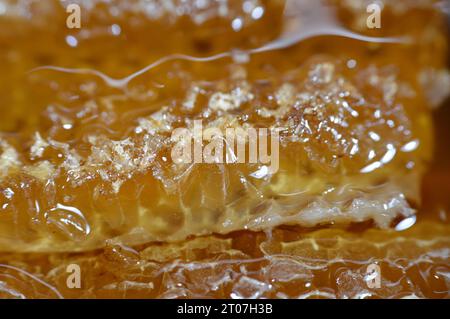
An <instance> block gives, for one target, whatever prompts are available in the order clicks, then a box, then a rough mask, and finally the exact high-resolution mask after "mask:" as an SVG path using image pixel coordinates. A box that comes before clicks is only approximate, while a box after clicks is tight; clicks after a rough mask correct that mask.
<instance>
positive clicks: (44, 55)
mask: <svg viewBox="0 0 450 319" xmlns="http://www.w3.org/2000/svg"><path fill="white" fill-rule="evenodd" d="M74 3H75V4H79V5H80V8H81V13H82V14H81V17H80V19H81V28H80V29H70V28H68V27H67V26H66V19H67V17H68V12H66V10H65V7H64V5H63V4H62V3H60V2H58V1H0V5H1V6H0V8H4V13H3V14H2V15H0V57H1V59H2V61H3V62H2V71H3V72H2V74H1V75H0V112H1V118H0V131H1V133H0V151H1V153H0V168H1V170H0V194H1V195H0V212H1V214H0V262H1V264H0V282H1V283H2V285H1V286H0V287H1V288H0V295H1V296H2V297H9V298H14V297H19V298H20V297H29V298H42V297H51V298H58V297H59V298H60V297H68V298H108V297H114V298H136V297H138V298H141V297H142V298H172V297H178V298H195V297H197V298H198V297H225V298H267V297H269V298H392V297H393V298H402V297H419V298H422V297H431V298H447V297H448V285H449V282H448V271H449V269H448V267H449V256H448V249H449V242H450V237H449V235H450V233H449V228H448V222H447V219H448V217H447V211H448V209H449V208H450V205H449V203H448V199H447V196H446V192H447V191H448V185H449V182H450V180H449V178H448V177H449V176H450V175H449V174H448V172H449V157H448V154H447V152H446V151H445V150H446V149H448V146H447V144H446V143H447V141H446V138H445V136H448V132H447V131H445V130H446V125H445V123H446V120H448V119H449V115H448V105H445V103H443V102H444V100H445V98H446V96H447V94H448V87H450V86H448V85H446V84H448V83H449V81H450V80H449V78H450V76H449V73H448V71H447V62H448V61H447V45H448V35H447V25H446V20H445V16H444V14H443V13H442V12H441V11H440V10H438V9H436V6H435V5H434V1H429V2H425V3H423V4H420V5H419V4H411V3H409V2H408V1H396V2H395V3H386V4H385V7H384V8H383V10H382V16H381V18H382V20H381V23H382V27H381V28H379V29H370V28H368V27H367V25H366V18H367V15H368V14H367V12H366V5H365V2H364V1H324V2H317V3H316V2H314V3H309V4H308V2H302V1H298V2H297V1H286V2H285V1H242V2H241V1H229V2H219V1H217V2H216V1H206V2H205V3H204V4H199V3H197V2H195V1H187V2H178V1H173V2H172V1H168V2H167V1H150V2H149V1H139V0H136V1H119V0H117V1H112V2H111V3H108V4H105V3H101V2H97V1H90V2H89V3H85V2H84V1H74ZM50 17H51V18H50ZM442 104H444V105H442ZM196 121H200V122H201V123H202V125H203V127H205V128H208V129H211V130H215V131H216V132H225V131H226V130H227V129H236V130H239V129H240V130H241V131H244V129H254V130H259V129H266V130H267V131H269V132H274V131H276V132H277V137H278V138H279V154H278V155H279V162H278V164H277V166H278V167H277V170H276V171H274V172H270V171H268V168H267V166H266V165H265V164H267V163H262V162H261V161H260V160H257V161H248V158H247V157H248V156H249V154H247V155H246V156H244V158H243V159H244V160H243V161H241V162H239V163H230V162H223V161H222V162H220V161H219V160H220V159H221V158H222V160H223V159H224V158H225V157H226V156H227V155H230V154H231V157H232V156H233V155H235V153H234V152H235V149H234V148H233V147H229V145H228V144H225V145H226V146H227V147H226V150H224V151H223V153H221V154H220V156H219V155H218V154H215V155H216V158H215V159H218V161H217V162H213V163H205V162H202V163H178V162H177V161H176V160H174V159H173V156H172V152H171V151H172V150H173V148H174V143H175V141H174V140H173V132H174V131H175V130H177V129H191V128H193V127H194V124H195V123H196ZM246 138H248V136H247V137H246ZM246 141H247V140H246ZM194 142H195V141H194ZM208 142H211V141H210V140H203V141H201V142H200V144H202V145H201V146H203V147H205V146H207V144H208ZM194 144H195V143H194ZM221 145H224V144H221ZM257 148H261V147H260V146H258V147H257ZM274 148H275V147H274V146H272V147H271V148H270V151H271V152H272V154H274V151H275V149H274ZM248 150H250V149H248ZM231 162H232V161H231ZM73 264H76V265H78V266H79V267H80V269H81V270H82V277H81V287H80V288H76V289H71V288H70V287H68V285H67V276H68V273H67V267H68V266H69V265H73ZM374 265H375V266H376V267H378V269H379V271H380V274H381V282H380V286H379V287H372V286H370V285H369V284H368V282H369V281H370V278H369V277H368V267H372V266H374Z"/></svg>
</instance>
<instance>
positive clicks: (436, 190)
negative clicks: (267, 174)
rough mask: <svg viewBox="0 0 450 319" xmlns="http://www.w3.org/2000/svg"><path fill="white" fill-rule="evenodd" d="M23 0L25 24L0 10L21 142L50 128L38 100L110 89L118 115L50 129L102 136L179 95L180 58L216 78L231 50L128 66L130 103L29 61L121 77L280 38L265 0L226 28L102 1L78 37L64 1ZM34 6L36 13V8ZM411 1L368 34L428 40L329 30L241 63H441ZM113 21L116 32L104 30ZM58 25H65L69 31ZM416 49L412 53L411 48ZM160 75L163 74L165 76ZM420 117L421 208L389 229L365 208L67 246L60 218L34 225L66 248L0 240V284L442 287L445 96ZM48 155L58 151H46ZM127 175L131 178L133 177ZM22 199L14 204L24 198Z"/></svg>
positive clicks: (440, 48) (226, 291)
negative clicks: (22, 246) (374, 276)
mask: <svg viewBox="0 0 450 319" xmlns="http://www.w3.org/2000/svg"><path fill="white" fill-rule="evenodd" d="M35 6H36V8H37V9H36V12H35V13H34V14H36V16H35V17H36V24H26V23H24V22H23V21H21V20H20V18H19V19H18V20H17V17H12V18H11V17H9V18H5V19H4V20H1V23H2V24H3V25H4V26H5V27H4V28H1V29H0V48H1V49H2V50H1V51H0V58H1V59H2V61H4V62H2V63H4V65H2V71H3V72H2V74H1V75H0V93H1V96H0V103H1V104H0V110H1V119H0V129H1V131H2V134H3V135H4V136H6V137H14V138H16V137H17V140H16V141H18V142H17V143H19V144H20V142H22V141H25V142H24V144H26V143H28V144H29V142H30V140H29V139H30V138H29V136H30V135H31V134H32V132H34V131H36V130H37V131H42V132H44V131H46V132H48V131H51V130H52V128H54V123H52V122H51V118H52V117H51V115H52V114H51V112H50V113H49V112H48V110H49V108H48V107H49V104H52V103H56V104H57V103H61V104H64V103H67V104H66V105H65V106H66V107H67V108H66V109H64V107H63V110H64V111H65V112H67V114H72V113H71V108H74V109H76V107H77V106H78V104H77V103H79V102H77V101H82V102H86V101H89V100H90V99H95V98H96V94H98V95H99V96H103V95H104V96H108V97H110V98H111V97H112V99H111V100H109V101H106V102H105V101H103V102H102V103H104V104H105V105H106V106H105V110H106V111H107V109H108V105H107V104H108V103H112V104H113V105H114V107H116V108H117V109H118V111H117V114H119V115H121V116H123V118H122V119H123V121H122V122H120V121H119V122H114V121H113V122H112V124H111V125H110V126H108V125H105V126H102V125H97V124H99V123H102V122H100V121H99V122H96V121H97V119H94V120H93V122H94V124H95V125H89V123H91V122H89V121H90V120H91V119H89V118H88V117H86V121H87V122H86V123H87V124H85V123H81V125H79V124H80V123H76V124H77V125H79V126H75V129H74V130H70V129H69V130H65V129H61V130H60V128H58V129H57V130H56V132H53V131H51V132H52V133H54V136H56V137H58V139H60V140H64V141H71V140H72V139H73V140H76V139H77V138H78V137H79V135H80V134H82V133H83V132H85V131H86V130H90V131H92V133H95V134H100V133H104V131H105V130H106V131H108V129H109V130H110V131H111V132H113V133H111V134H113V135H114V134H115V133H114V132H116V133H117V132H119V133H120V134H123V131H125V130H126V128H129V126H130V125H131V124H130V123H132V121H133V120H134V119H135V118H136V116H137V115H136V114H135V113H134V112H136V113H137V114H143V115H147V114H148V113H151V112H154V111H155V110H157V109H158V108H159V107H161V106H162V104H163V102H164V103H165V102H166V101H167V100H169V101H170V99H171V98H173V97H177V98H181V97H182V96H183V95H184V93H185V91H180V90H179V88H180V87H181V88H183V89H186V87H188V85H187V84H186V85H185V83H182V80H180V78H177V77H176V76H175V77H173V78H171V77H170V76H172V75H173V73H174V72H175V73H176V72H177V71H179V70H183V71H185V72H186V74H187V75H189V73H192V74H194V75H195V74H197V77H199V78H202V77H204V78H207V79H211V80H212V81H215V80H218V79H220V78H222V77H226V76H227V72H228V70H227V69H226V68H224V67H223V66H224V65H225V64H226V63H231V62H230V57H227V58H226V60H225V61H228V62H223V61H222V60H218V61H212V62H200V63H196V62H193V61H169V63H167V64H163V65H161V66H160V67H159V68H158V69H157V72H153V73H152V72H150V73H146V74H144V75H143V76H142V77H137V78H136V79H133V82H132V84H133V85H131V87H132V88H134V89H135V91H133V92H132V93H131V100H132V103H131V102H130V100H127V98H126V99H121V98H120V94H121V91H120V89H117V87H116V88H114V87H111V85H108V83H106V84H105V83H104V81H103V80H102V79H101V78H100V79H99V78H98V77H96V76H95V75H92V74H68V73H67V72H59V71H55V70H53V71H52V70H48V69H47V70H40V71H37V72H31V73H29V71H30V70H33V69H34V68H36V67H41V66H45V65H55V66H67V67H73V68H75V69H80V68H90V69H95V70H99V71H101V72H104V73H105V74H108V75H110V76H111V77H118V78H119V77H123V76H125V75H128V74H131V73H132V72H135V71H136V70H138V69H140V68H142V67H143V66H145V65H147V64H150V63H152V62H154V61H157V60H159V59H161V58H164V57H166V56H168V55H170V54H173V53H178V52H182V53H185V54H191V55H193V56H203V57H207V56H213V55H214V54H219V53H221V52H227V50H228V49H229V48H230V47H232V48H234V47H239V48H242V49H250V48H258V47H262V46H263V45H264V44H266V43H271V41H272V40H274V39H277V38H278V36H279V35H280V33H281V29H282V23H281V21H282V20H283V16H282V14H281V13H282V9H281V8H280V7H279V5H278V2H276V1H275V2H268V4H267V6H265V9H266V11H265V12H266V13H267V14H265V15H264V16H263V18H262V20H260V21H256V22H253V23H252V24H250V25H249V26H248V27H244V28H243V29H242V31H240V32H238V33H236V32H235V31H233V30H231V29H224V28H225V26H227V27H229V25H230V21H228V20H227V21H226V22H223V19H219V18H217V19H211V20H208V22H207V23H206V25H204V26H203V27H202V28H197V27H195V25H193V23H192V21H190V20H189V18H188V17H183V18H181V19H179V20H176V23H175V24H170V23H168V22H167V21H166V20H156V21H147V20H146V19H143V20H144V23H143V24H142V25H139V24H138V26H136V25H133V24H132V22H131V18H130V17H131V16H133V14H124V15H123V16H121V18H120V19H118V20H115V19H113V18H111V17H109V16H108V15H106V16H107V18H105V17H102V15H101V14H98V15H96V14H92V16H91V18H90V19H91V20H89V23H90V24H89V25H90V26H92V25H95V26H97V27H96V28H88V30H89V32H92V33H88V35H87V36H85V38H83V34H82V33H77V32H75V31H67V30H66V29H64V28H62V27H60V25H64V18H65V15H64V13H63V12H61V11H58V12H59V13H58V14H56V15H55V16H54V17H53V18H54V20H55V21H57V22H55V24H51V25H48V24H46V23H47V22H46V21H47V20H46V19H45V18H42V17H45V15H46V12H47V11H46V10H47V9H45V7H40V6H38V5H36V4H35ZM33 8H34V7H33ZM98 10H99V11H97V12H103V11H105V8H104V7H101V6H100V8H98ZM50 12H51V10H50ZM341 13H342V12H341ZM345 13H346V11H345V10H344V14H343V17H341V19H342V21H343V22H344V24H345V26H346V27H350V26H351V25H352V19H351V18H349V17H348V16H347V15H345ZM39 14H42V16H41V18H42V21H41V20H40V19H39ZM47 14H48V12H47ZM409 14H410V16H409V17H410V18H409V19H407V20H406V21H405V23H404V24H402V25H398V24H396V23H395V21H396V20H395V19H396V17H395V15H393V14H392V13H390V15H388V16H387V17H386V19H385V21H386V23H387V26H388V30H389V32H387V33H389V34H384V33H381V34H377V33H376V32H375V31H374V32H367V33H368V34H367V35H372V36H381V37H387V36H392V35H396V34H402V32H411V34H412V35H413V36H416V35H417V34H421V33H420V30H421V27H420V26H421V25H423V24H425V25H428V24H429V25H430V30H431V31H430V34H431V35H430V37H431V38H432V39H434V40H433V41H430V43H431V44H423V46H422V45H420V46H417V47H408V48H406V49H405V48H402V49H398V47H395V46H392V45H389V44H388V45H385V44H374V43H371V44H368V43H366V42H359V41H358V40H355V39H351V38H336V37H333V36H330V35H328V36H323V37H318V38H313V39H305V40H302V41H300V42H299V43H297V44H296V45H294V46H293V47H289V48H279V49H277V50H274V51H273V52H266V53H261V55H258V54H256V55H255V56H251V57H250V59H251V60H250V66H249V67H248V70H249V72H248V73H249V76H250V77H253V78H258V76H260V75H262V74H263V75H267V74H271V72H272V73H273V74H275V73H276V72H274V71H273V70H272V69H271V68H274V66H273V65H272V66H271V65H268V64H266V63H265V62H266V61H275V62H274V65H275V66H276V67H275V68H274V69H277V71H279V70H282V71H283V72H284V71H285V72H289V70H292V69H294V67H296V66H298V65H300V64H301V62H302V61H303V60H305V59H307V58H309V57H311V56H315V55H321V54H328V55H332V56H335V57H336V56H337V57H339V58H341V59H347V58H350V57H353V58H355V59H356V60H357V61H358V63H359V65H358V67H363V66H368V65H369V64H370V63H372V62H376V63H380V64H381V65H383V64H391V65H392V64H393V65H395V66H396V67H397V68H399V69H400V71H401V74H402V76H403V77H405V78H406V79H412V78H414V77H416V76H417V72H416V71H417V70H418V69H420V68H421V67H435V68H437V69H440V68H445V63H446V61H445V60H446V59H445V54H446V53H445V47H446V45H447V42H448V39H447V38H446V37H445V36H443V35H442V34H440V33H439V32H437V31H436V30H439V29H441V30H442V27H443V26H444V25H445V23H443V22H438V21H439V19H434V18H435V17H436V13H433V12H432V11H426V10H425V12H423V11H421V10H418V9H412V10H411V12H410V13H409ZM138 16H139V15H138ZM437 16H439V15H437ZM139 17H140V16H139ZM141 18H142V17H141ZM415 19H418V20H415ZM433 19H434V20H433ZM138 20H139V19H138ZM347 20H348V21H347ZM139 21H141V20H139ZM161 21H162V22H161ZM430 21H431V22H430ZM112 22H116V23H117V25H120V28H121V29H120V30H121V32H122V33H120V32H119V31H118V29H117V27H114V28H113V29H111V28H112V27H111V24H112ZM141 22H142V21H141ZM42 23H43V24H42ZM434 23H435V24H434ZM268 25H271V26H273V27H267V26H268ZM235 27H236V24H235ZM440 27H441V28H440ZM217 30H218V31H217ZM223 30H225V31H223ZM384 30H385V29H383V31H382V32H384ZM433 30H434V31H433ZM118 32H119V35H115V34H114V33H118ZM215 32H218V34H215ZM433 32H434V33H433ZM111 33H113V34H111ZM96 34H97V35H96ZM98 34H100V35H99V36H98ZM69 36H73V37H75V41H78V42H74V39H73V38H70V37H69ZM77 39H78V40H77ZM130 43H132V45H130ZM427 45H428V46H427ZM117 48H120V49H119V50H118V49H117ZM105 52H108V54H105ZM416 52H419V53H420V54H417V55H416ZM405 57H406V58H405ZM234 58H235V59H236V57H234ZM237 59H239V57H237ZM208 63H210V64H208ZM412 65H414V67H411V66H412ZM186 70H187V71H186ZM193 77H194V78H195V76H193ZM274 77H275V78H276V76H274ZM167 78H170V79H172V80H169V81H167ZM181 78H182V79H183V77H181ZM190 80H191V79H189V81H190ZM197 80H198V79H197ZM180 82H181V84H180ZM92 83H93V84H92ZM161 83H163V84H164V85H167V87H168V88H167V91H166V92H168V93H166V94H167V96H165V95H164V94H162V96H158V97H157V98H156V101H157V102H158V103H160V104H156V105H151V106H150V107H149V101H154V100H152V97H151V96H146V94H145V93H146V92H149V91H151V92H156V91H157V89H155V87H156V88H158V87H159V86H160V85H161ZM109 84H110V83H109ZM90 85H91V86H90ZM95 85H97V87H98V88H99V89H98V91H95V89H94V91H93V92H92V91H91V90H90V88H91V87H92V86H94V87H95ZM75 93H76V94H75ZM77 94H79V96H78V95H77ZM115 94H118V95H119V98H118V99H117V100H114V96H115ZM92 95H93V96H92ZM128 97H130V96H128ZM77 99H79V100H77ZM421 99H424V97H423V96H419V97H418V98H417V100H415V102H414V103H415V104H414V105H413V106H412V110H417V109H419V110H423V109H424V107H423V105H421ZM73 101H75V102H73ZM80 103H81V102H80ZM416 104H417V105H416ZM30 105H32V106H33V107H30ZM59 110H61V109H59ZM63 113H64V112H63ZM409 115H411V116H413V115H412V114H409ZM432 116H433V122H434V130H435V134H434V140H435V146H434V155H433V161H432V163H431V165H430V166H429V167H427V173H426V174H425V176H424V178H423V181H422V184H421V185H422V190H421V193H422V196H421V197H422V202H421V203H413V204H414V205H416V206H418V207H419V209H418V212H417V215H416V216H417V220H414V219H412V220H410V221H409V222H408V221H407V222H403V224H397V230H396V229H395V225H393V228H392V229H386V230H381V229H378V228H376V227H373V226H374V225H373V223H371V222H370V221H368V222H364V223H355V224H350V225H336V226H329V225H327V226H326V227H312V228H305V227H299V226H279V227H276V228H274V229H268V230H267V231H266V232H262V231H261V232H255V231H244V230H242V231H235V232H231V233H227V234H221V235H205V236H194V235H192V236H189V237H188V238H187V239H186V240H182V241H179V240H178V241H175V242H172V243H164V242H160V243H154V242H150V243H144V244H139V245H129V246H127V245H121V244H117V243H113V242H109V241H105V242H102V244H104V245H103V246H104V247H101V248H99V247H98V246H99V245H98V243H97V242H96V243H95V245H93V246H89V245H86V247H82V248H80V249H79V250H83V252H76V251H77V249H72V248H73V247H75V246H77V245H79V246H81V244H78V243H83V240H84V239H85V235H86V231H85V229H82V231H79V232H77V231H76V229H75V230H74V231H73V232H71V233H70V234H69V235H70V236H68V238H69V239H70V241H69V240H68V239H67V237H64V236H65V235H66V233H67V231H66V232H64V231H61V229H60V228H58V227H54V228H51V229H50V230H49V231H48V234H46V235H45V236H44V237H45V239H47V240H48V241H49V242H50V244H49V245H48V247H53V246H52V245H51V243H52V241H53V242H58V243H62V244H61V245H60V246H58V247H66V246H64V245H65V244H66V243H70V245H69V244H67V247H69V248H68V249H67V251H66V252H61V253H57V252H51V251H52V249H51V248H48V247H45V246H44V247H43V246H38V248H37V249H36V247H35V246H33V243H34V242H33V241H31V240H30V242H31V244H30V245H31V248H30V249H29V250H33V251H38V252H35V253H14V252H2V253H0V297H4V298H17V297H18V298H21V297H28V298H61V297H65V298H173V297H177V298H202V297H205V298H211V297H212V298H238V297H244V298H262V297H264V298H403V297H419V298H423V297H425V298H449V290H450V281H449V273H450V258H449V252H448V251H449V248H450V224H449V218H450V215H449V212H450V197H449V196H448V194H449V193H450V142H449V140H448V137H449V136H450V127H449V125H448V123H449V121H450V104H449V103H448V102H447V103H445V104H444V105H442V106H441V107H440V108H439V109H437V110H435V111H434V113H433V115H432ZM69 117H70V116H69ZM58 120H61V118H60V119H58ZM60 124H61V123H60ZM68 124H70V123H68ZM83 125H85V126H83ZM80 127H81V128H80ZM105 127H106V129H105ZM426 127H427V126H426ZM419 135H420V138H423V140H425V141H427V140H428V138H429V132H428V131H424V132H420V133H419ZM430 144H431V143H430ZM16 146H17V145H16ZM27 146H28V145H27ZM84 146H85V145H82V144H80V145H79V151H80V152H83V151H86V150H85V149H83V148H84ZM426 147H427V148H430V147H431V146H430V145H427V146H426ZM23 149H25V146H24V147H23ZM23 152H25V151H24V150H23ZM424 153H427V152H426V151H425V152H424ZM53 155H55V158H57V155H56V154H53ZM55 161H57V159H55ZM392 168H395V169H396V168H398V167H397V166H395V167H391V169H392ZM388 169H389V168H388ZM138 182H139V183H142V180H139V181H138ZM58 186H68V183H67V184H66V182H65V181H64V180H63V181H61V180H60V181H59V184H58ZM126 186H127V185H126ZM35 192H36V194H33V196H35V197H36V198H38V199H42V198H43V197H44V198H45V197H46V194H45V192H44V191H43V190H42V189H37V190H35ZM39 192H41V193H39ZM66 195H71V194H66ZM76 195H78V196H79V198H81V199H86V202H87V201H88V200H91V199H92V198H91V197H92V194H91V193H89V192H85V193H81V192H80V194H76ZM154 195H155V193H154V192H153V190H152V191H150V192H149V193H148V197H149V198H151V197H152V196H154ZM106 198H107V196H106ZM130 198H131V199H130ZM79 201H80V202H84V201H83V200H79ZM124 201H125V202H127V201H128V203H129V207H128V208H129V210H130V211H131V209H132V208H133V207H134V205H135V201H134V200H133V199H132V196H129V197H127V198H125V199H124ZM22 204H23V207H22V212H24V211H25V210H26V209H25V208H24V207H25V205H26V204H27V203H25V202H23V203H22ZM116 206H117V205H115V202H113V203H112V204H111V203H108V204H105V205H104V206H102V208H103V209H104V212H105V214H110V215H111V220H115V219H117V217H116V215H115V214H116V213H117V212H116V211H115V210H114V209H115V207H116ZM80 209H81V208H80ZM168 211H169V210H168ZM169 212H170V211H169ZM163 213H164V214H165V212H162V213H161V214H163ZM164 214H163V215H164ZM21 216H22V215H21ZM25 216H27V215H26V214H25ZM131 216H132V214H131V213H130V214H129V215H128V216H127V217H128V218H129V219H130V220H131V219H132V218H131ZM133 216H134V215H133ZM27 218H28V217H24V219H26V220H25V221H20V222H19V224H20V223H21V222H23V223H24V224H26V223H28V222H29V221H28V220H27ZM177 218H178V216H175V217H173V223H174V224H177V223H178V220H177ZM131 222H134V221H131ZM399 222H400V223H402V221H399ZM178 224H179V223H178ZM59 225H60V224H59ZM399 225H403V226H401V227H400V226H399ZM71 229H72V228H71ZM403 229H404V230H403ZM64 230H66V229H64ZM72 230H73V229H72ZM46 231H47V229H46ZM120 231H121V229H119V230H116V232H117V233H115V232H114V231H111V232H110V233H107V234H106V235H107V236H109V237H110V238H113V237H115V236H117V235H120V234H121V233H120ZM5 232H6V230H5ZM163 235H164V234H163ZM27 236H28V237H29V238H34V237H33V236H35V234H34V233H33V232H28V231H26V232H24V233H23V238H28V237H27ZM38 237H39V236H38ZM108 239H109V238H108ZM77 240H79V242H77ZM71 245H74V246H71ZM26 247H27V248H29V247H28V246H26ZM58 249H59V250H61V249H60V248H58ZM40 250H41V251H42V252H39V251H40ZM45 251H50V253H45ZM73 264H76V265H78V266H79V267H80V269H81V274H82V275H81V287H80V288H75V289H71V288H70V287H68V284H67V278H68V272H67V270H68V268H67V267H68V266H69V265H73ZM373 266H375V267H376V269H378V271H379V276H380V285H379V286H373V285H371V277H370V274H371V273H370V272H369V271H368V269H369V268H370V267H373Z"/></svg>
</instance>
